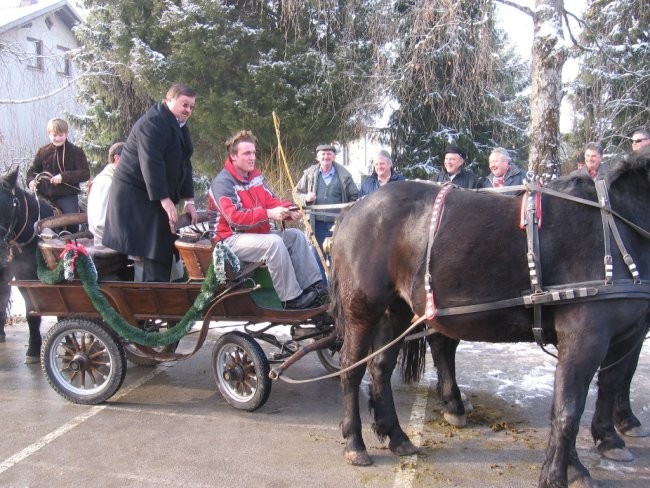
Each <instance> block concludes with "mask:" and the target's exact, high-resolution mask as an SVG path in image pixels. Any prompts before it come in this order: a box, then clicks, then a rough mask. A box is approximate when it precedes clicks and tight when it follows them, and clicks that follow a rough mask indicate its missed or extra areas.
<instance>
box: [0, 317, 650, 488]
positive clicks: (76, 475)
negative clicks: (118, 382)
mask: <svg viewBox="0 0 650 488" xmlns="http://www.w3.org/2000/svg"><path fill="white" fill-rule="evenodd" d="M51 325H52V320H49V321H47V323H46V324H44V326H43V330H44V331H46V330H47V329H48V327H50V326H51ZM221 332H222V330H220V329H214V330H211V332H210V334H209V337H208V341H207V342H206V344H205V345H204V346H203V348H202V349H201V350H200V351H199V352H198V353H197V354H196V355H195V356H193V357H192V358H190V359H188V360H186V361H180V362H174V363H164V364H161V365H159V366H156V367H142V366H135V365H132V364H130V365H129V366H128V370H127V374H126V379H125V382H124V384H123V386H122V387H121V389H120V390H118V392H117V393H116V394H115V395H114V396H113V397H112V398H111V399H110V400H109V401H107V402H105V403H103V404H101V405H96V406H82V405H75V404H72V403H70V402H68V401H66V400H65V399H63V398H62V397H61V396H59V395H58V394H57V393H56V392H55V391H54V390H53V389H52V388H51V387H50V386H49V384H48V382H47V379H46V378H45V376H44V374H43V372H42V370H41V367H40V365H38V364H34V365H25V364H23V359H24V354H25V350H26V343H27V329H26V325H25V324H24V323H17V324H15V325H13V326H10V327H8V328H7V329H6V333H7V338H6V342H5V343H0V411H1V412H2V413H1V414H0V429H1V430H0V432H2V434H1V435H0V486H2V487H51V486H57V487H77V486H93V487H95V488H100V487H114V486H120V487H152V488H153V487H181V486H182V487H231V486H248V487H250V486H263V487H301V486H309V487H332V488H339V487H344V488H350V487H430V486H441V487H447V486H449V487H475V486H481V487H503V486H506V487H533V486H536V485H537V476H538V473H539V468H540V465H541V462H542V460H543V453H544V448H545V445H546V436H547V435H548V424H549V411H550V410H549V409H550V402H551V395H552V375H553V369H554V359H553V358H551V357H549V356H547V355H545V354H544V353H543V352H541V351H540V350H539V349H538V348H537V347H536V346H534V345H532V344H518V345H492V344H482V343H476V344H469V343H462V344H461V346H460V348H459V351H458V356H457V357H458V366H457V371H458V380H459V383H460V385H461V389H462V390H463V391H464V392H465V394H466V395H467V397H468V398H469V399H470V400H471V402H472V403H473V404H474V407H475V410H474V412H473V413H472V414H470V416H469V418H468V424H467V426H466V427H465V428H464V429H457V428H454V427H450V426H449V425H447V424H446V423H445V422H444V420H443V419H442V416H441V414H440V404H439V401H438V398H437V394H436V393H435V389H434V387H435V376H434V374H433V373H432V372H431V370H430V369H431V365H430V364H429V365H428V368H427V374H426V375H425V378H424V379H423V381H422V382H421V383H420V385H403V384H401V383H400V382H399V380H398V379H397V378H394V381H393V383H394V389H395V396H396V401H397V408H398V414H399V417H400V421H401V423H402V426H403V427H404V429H405V430H406V431H407V432H408V433H409V434H410V435H411V437H412V439H413V440H414V442H416V443H417V444H418V445H420V448H421V449H420V454H418V455H417V456H411V457H408V458H398V457H395V456H394V455H392V454H391V453H390V451H389V450H388V449H387V448H386V446H385V443H382V442H380V441H379V440H378V439H377V438H376V437H375V436H374V435H373V434H372V432H371V431H370V424H371V421H370V416H369V414H368V411H367V408H366V407H365V405H366V403H367V402H366V396H365V393H364V394H363V395H362V398H363V400H362V401H363V405H364V406H363V407H362V420H363V422H364V435H365V440H366V444H367V446H368V450H369V453H370V455H371V456H372V457H373V459H374V462H375V464H374V465H373V466H371V467H367V468H357V467H352V466H348V465H346V464H345V463H344V462H343V458H342V450H343V440H342V438H341V434H340V429H339V422H340V417H341V408H342V407H341V393H340V387H339V383H338V381H337V380H336V379H327V380H324V381H321V382H317V383H308V384H288V383H285V382H281V381H280V382H274V383H273V386H272V390H271V394H270V397H269V400H268V401H267V402H266V404H265V405H264V406H262V407H261V408H260V409H259V410H257V411H255V412H252V413H249V412H244V411H240V410H236V409H234V408H232V407H231V406H229V405H228V404H227V403H226V401H225V400H224V399H223V398H222V397H221V396H220V394H219V392H218V390H217V387H216V385H215V383H214V380H213V378H212V371H211V355H212V346H213V345H214V341H215V340H216V339H217V338H218V337H219V335H220V333H221ZM280 333H282V332H281V331H280ZM190 346H191V341H190V340H189V339H184V341H183V342H182V343H181V349H183V348H186V349H187V348H189V347H190ZM428 362H429V363H431V360H430V358H429V361H428ZM325 373H326V371H325V369H324V368H323V366H322V365H321V364H320V362H319V361H318V359H317V357H316V355H315V354H310V355H308V356H306V357H305V358H303V359H302V360H300V361H299V362H298V363H297V364H295V365H294V366H293V367H292V368H291V369H290V370H289V371H288V372H287V375H289V376H291V377H295V378H310V377H316V376H319V375H323V374H325ZM649 379H650V353H649V352H648V345H647V344H646V345H645V347H644V351H643V352H642V355H641V359H640V363H639V368H638V370H637V374H636V376H635V379H634V382H633V385H632V387H633V388H632V399H633V408H634V411H635V412H636V414H637V416H638V417H639V418H640V419H641V421H642V423H643V424H644V425H645V426H646V427H648V428H650V387H648V385H649V381H648V380H649ZM593 400H594V387H593V385H592V389H591V392H590V395H589V400H588V405H587V408H586V411H585V414H584V415H583V418H582V423H581V425H582V427H581V429H580V433H579V435H578V442H577V447H578V453H579V455H580V457H581V460H582V462H583V463H584V464H585V465H586V466H587V467H588V468H589V469H590V471H591V474H592V477H593V478H594V479H595V480H597V481H598V482H599V483H600V486H603V487H623V488H632V487H635V488H636V487H639V488H640V487H647V486H650V437H646V438H636V439H629V438H628V439H626V441H627V445H628V448H629V449H630V451H631V452H632V453H633V454H634V456H635V460H634V461H632V462H628V463H614V462H612V461H607V460H603V459H602V458H600V456H599V455H598V453H597V452H596V450H595V449H594V447H593V445H592V442H591V437H590V434H589V422H590V420H591V415H592V413H593Z"/></svg>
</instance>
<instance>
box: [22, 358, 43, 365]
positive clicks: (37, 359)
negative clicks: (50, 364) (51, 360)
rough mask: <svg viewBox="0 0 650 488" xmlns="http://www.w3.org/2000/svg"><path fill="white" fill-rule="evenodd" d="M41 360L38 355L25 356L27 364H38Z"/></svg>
mask: <svg viewBox="0 0 650 488" xmlns="http://www.w3.org/2000/svg"><path fill="white" fill-rule="evenodd" d="M40 362H41V358H40V357H38V356H25V364H36V363H40Z"/></svg>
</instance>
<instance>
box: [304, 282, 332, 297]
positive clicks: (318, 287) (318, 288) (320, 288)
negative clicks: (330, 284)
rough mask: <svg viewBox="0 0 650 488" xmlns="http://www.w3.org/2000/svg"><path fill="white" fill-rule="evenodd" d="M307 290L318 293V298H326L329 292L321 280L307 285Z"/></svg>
mask: <svg viewBox="0 0 650 488" xmlns="http://www.w3.org/2000/svg"><path fill="white" fill-rule="evenodd" d="M307 290H314V291H315V292H316V293H318V298H328V297H329V294H330V292H329V290H328V289H327V285H326V284H324V283H323V282H322V281H317V282H316V283H314V284H313V285H310V286H308V287H307Z"/></svg>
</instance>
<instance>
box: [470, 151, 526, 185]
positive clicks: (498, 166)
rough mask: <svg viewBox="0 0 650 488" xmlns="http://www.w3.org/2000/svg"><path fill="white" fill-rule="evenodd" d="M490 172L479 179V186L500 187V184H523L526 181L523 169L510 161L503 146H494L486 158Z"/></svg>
mask: <svg viewBox="0 0 650 488" xmlns="http://www.w3.org/2000/svg"><path fill="white" fill-rule="evenodd" d="M488 162H489V164H490V174H489V175H488V176H486V177H485V178H483V180H482V181H481V184H480V186H481V188H500V187H502V186H516V185H523V184H524V183H525V182H526V175H525V174H524V171H523V170H522V169H521V168H520V167H519V166H516V165H515V164H513V163H512V158H511V157H510V154H509V153H508V151H507V150H506V149H505V148H503V147H496V148H494V149H493V150H492V152H491V153H490V157H489V159H488Z"/></svg>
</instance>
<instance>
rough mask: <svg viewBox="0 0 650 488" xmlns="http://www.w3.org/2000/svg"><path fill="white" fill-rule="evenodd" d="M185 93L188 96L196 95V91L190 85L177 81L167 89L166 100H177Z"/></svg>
mask: <svg viewBox="0 0 650 488" xmlns="http://www.w3.org/2000/svg"><path fill="white" fill-rule="evenodd" d="M182 95H185V96H186V97H192V98H195V97H196V92H195V91H194V90H192V89H191V88H190V87H189V86H187V85H184V84H182V83H176V84H175V85H172V86H171V88H170V89H169V90H167V95H165V100H167V101H169V100H175V99H177V98H178V97H180V96H182Z"/></svg>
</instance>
